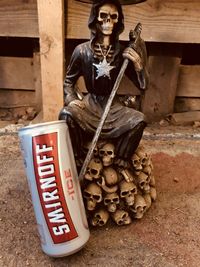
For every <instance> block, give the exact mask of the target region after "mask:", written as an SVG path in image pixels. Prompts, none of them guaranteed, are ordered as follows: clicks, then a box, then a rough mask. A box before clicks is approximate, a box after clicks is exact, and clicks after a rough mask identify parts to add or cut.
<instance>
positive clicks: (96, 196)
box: [93, 195, 101, 201]
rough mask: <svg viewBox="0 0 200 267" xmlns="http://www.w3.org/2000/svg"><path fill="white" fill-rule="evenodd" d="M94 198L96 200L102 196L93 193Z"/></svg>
mask: <svg viewBox="0 0 200 267" xmlns="http://www.w3.org/2000/svg"><path fill="white" fill-rule="evenodd" d="M93 198H94V199H95V200H96V201H99V200H100V199H101V197H100V196H98V195H93Z"/></svg>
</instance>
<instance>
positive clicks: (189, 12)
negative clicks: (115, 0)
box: [0, 0, 200, 43]
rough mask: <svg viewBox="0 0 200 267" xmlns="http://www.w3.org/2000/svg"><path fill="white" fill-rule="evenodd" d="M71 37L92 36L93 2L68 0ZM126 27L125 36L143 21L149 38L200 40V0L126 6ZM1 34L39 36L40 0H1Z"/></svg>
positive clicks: (157, 1) (157, 0) (67, 15)
mask: <svg viewBox="0 0 200 267" xmlns="http://www.w3.org/2000/svg"><path fill="white" fill-rule="evenodd" d="M65 2H66V4H67V6H68V8H67V11H66V25H67V38H75V39H77V38H78V39H88V38H89V37H90V32H89V30H88V28H87V23H88V16H89V14H90V8H91V5H90V4H85V3H81V2H78V1H75V0H68V1H67V0H65ZM123 10H124V15H125V31H124V33H123V34H122V35H121V39H122V40H127V39H128V33H129V31H130V29H132V28H133V27H134V25H135V24H136V23H137V22H138V21H140V22H141V23H142V24H143V32H142V35H143V38H144V39H145V40H146V41H152V42H154V41H157V42H179V43H200V35H199V28H200V16H199V13H200V1H199V0H188V1H186V0H176V1H175V0H174V1H172V0H166V1H164V2H163V1H162V0H148V1H146V2H144V3H140V4H138V5H131V6H130V5H128V6H123ZM0 36H20V37H38V36H39V30H38V18H37V0H29V1H24V0H1V1H0Z"/></svg>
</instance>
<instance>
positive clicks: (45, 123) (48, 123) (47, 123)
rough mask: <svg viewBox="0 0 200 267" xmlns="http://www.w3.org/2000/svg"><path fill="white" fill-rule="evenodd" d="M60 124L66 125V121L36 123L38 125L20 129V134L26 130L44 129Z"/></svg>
mask: <svg viewBox="0 0 200 267" xmlns="http://www.w3.org/2000/svg"><path fill="white" fill-rule="evenodd" d="M58 123H59V124H60V123H65V124H66V121H65V120H57V121H49V122H42V123H36V124H31V125H28V126H25V127H22V128H20V129H19V132H21V131H24V130H29V129H32V128H39V127H43V126H49V125H53V124H58Z"/></svg>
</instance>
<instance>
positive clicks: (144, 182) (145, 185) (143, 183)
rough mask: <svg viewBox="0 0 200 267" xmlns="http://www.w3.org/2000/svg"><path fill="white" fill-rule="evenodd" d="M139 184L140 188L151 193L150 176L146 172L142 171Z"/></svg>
mask: <svg viewBox="0 0 200 267" xmlns="http://www.w3.org/2000/svg"><path fill="white" fill-rule="evenodd" d="M137 179H138V180H137V181H138V185H139V188H140V189H141V190H142V192H144V193H149V192H150V185H149V184H150V176H149V175H147V174H146V173H144V172H141V173H140V174H139V175H138V177H137Z"/></svg>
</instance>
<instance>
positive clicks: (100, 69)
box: [93, 57, 115, 80]
mask: <svg viewBox="0 0 200 267" xmlns="http://www.w3.org/2000/svg"><path fill="white" fill-rule="evenodd" d="M93 65H94V66H95V67H96V68H97V77H96V80H97V79H98V78H99V77H102V76H104V77H108V78H109V79H110V71H111V70H112V69H114V68H115V66H110V63H108V62H107V61H106V58H105V57H104V59H103V61H102V62H100V63H99V64H95V63H93Z"/></svg>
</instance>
